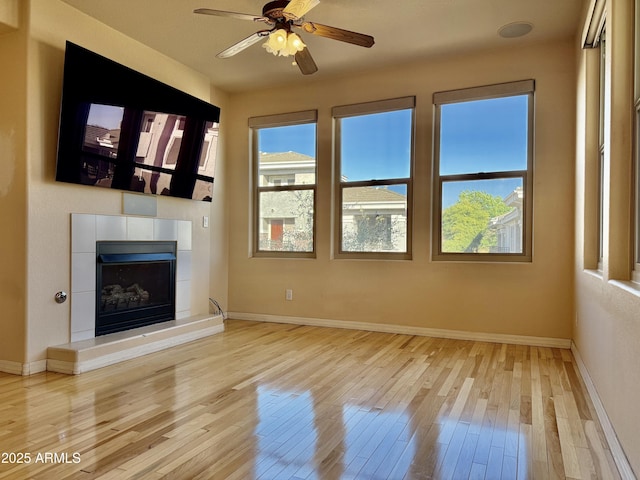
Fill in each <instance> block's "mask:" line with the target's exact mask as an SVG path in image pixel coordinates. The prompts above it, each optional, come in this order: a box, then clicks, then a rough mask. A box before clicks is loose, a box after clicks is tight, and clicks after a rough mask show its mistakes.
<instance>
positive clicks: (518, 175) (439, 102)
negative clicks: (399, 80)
mask: <svg viewBox="0 0 640 480" xmlns="http://www.w3.org/2000/svg"><path fill="white" fill-rule="evenodd" d="M533 91H534V82H533V80H525V81H521V82H512V83H507V84H499V85H490V86H486V87H475V88H470V89H463V90H456V91H451V92H438V93H436V94H434V105H435V113H436V124H435V132H434V144H435V149H434V150H435V155H434V202H433V218H434V222H433V225H434V228H433V231H432V234H433V238H432V248H433V251H432V257H433V259H434V260H440V261H511V262H514V261H520V262H526V261H531V259H532V204H533V196H532V185H533V180H532V177H533V175H532V172H533ZM513 96H526V97H527V101H526V105H527V113H526V143H527V145H526V168H525V169H509V170H498V171H490V172H485V171H482V170H484V169H485V168H483V167H478V168H477V171H466V172H464V173H458V172H456V173H454V174H446V175H443V174H441V173H440V170H441V167H442V165H441V152H442V145H441V140H442V138H441V135H442V128H443V125H442V122H441V121H442V109H443V106H444V105H448V104H461V103H464V102H475V101H478V100H490V99H500V98H507V97H513ZM448 168H449V167H448ZM503 180H512V181H516V182H517V181H518V180H519V181H520V182H519V185H520V186H519V187H516V189H515V190H514V192H512V194H513V198H514V199H516V200H517V201H518V202H521V203H520V205H521V206H520V207H513V210H515V209H516V208H517V209H520V208H521V218H520V222H521V227H519V228H520V229H521V230H520V231H518V232H515V231H514V229H512V228H510V227H511V226H509V225H504V228H503V227H502V226H501V225H500V222H499V220H500V218H501V217H503V216H508V215H510V214H508V213H504V214H502V215H500V216H498V217H494V218H490V219H489V225H491V226H492V227H493V228H492V230H491V231H490V229H489V228H488V226H487V227H485V229H484V231H483V232H480V233H478V235H477V236H476V237H474V238H473V240H472V241H471V242H469V244H468V246H467V247H466V248H464V249H463V248H462V247H458V246H456V247H451V246H449V245H447V247H446V248H444V246H443V243H444V239H443V237H444V235H443V232H445V231H446V230H448V226H449V219H448V218H446V219H445V214H444V208H443V206H444V197H443V194H444V192H445V189H446V188H447V186H449V185H454V184H455V182H459V183H461V182H466V183H467V184H469V182H496V181H503ZM463 193H465V192H464V191H463V192H461V196H460V197H459V201H458V203H461V202H462V201H463V198H462V194H463ZM472 194H473V192H469V193H468V194H467V195H468V196H472ZM511 196H512V195H509V197H511ZM504 218H506V217H504ZM516 221H517V219H516ZM487 232H489V233H487ZM491 235H495V238H496V241H497V242H500V240H502V241H504V242H505V244H507V245H512V247H509V246H506V247H502V243H499V244H497V245H494V246H486V245H485V246H481V245H482V243H481V242H482V240H483V236H486V237H487V238H490V236H491ZM510 235H511V237H513V238H515V239H516V240H515V241H514V240H513V239H509V238H508V237H509V236H510ZM516 242H517V243H519V245H520V247H519V248H518V247H517V244H516ZM494 243H495V242H494ZM465 245H466V243H465ZM511 250H516V252H515V253H512V252H511ZM517 250H520V251H517Z"/></svg>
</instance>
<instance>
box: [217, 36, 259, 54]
mask: <svg viewBox="0 0 640 480" xmlns="http://www.w3.org/2000/svg"><path fill="white" fill-rule="evenodd" d="M269 32H270V30H260V31H259V32H256V33H254V34H253V35H249V36H248V37H247V38H245V39H244V40H240V41H239V42H237V43H234V44H233V45H231V46H230V47H229V48H227V49H225V50H223V51H221V52H220V53H219V54H217V55H216V57H218V58H229V57H233V56H234V55H235V54H236V53H240V52H241V51H243V50H244V49H246V48H249V47H250V46H251V45H253V44H254V43H258V42H259V41H260V40H262V39H263V38H264V37H267V36H269Z"/></svg>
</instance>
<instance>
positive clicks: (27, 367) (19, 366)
mask: <svg viewBox="0 0 640 480" xmlns="http://www.w3.org/2000/svg"><path fill="white" fill-rule="evenodd" d="M46 370H47V361H46V360H37V361H35V362H30V363H20V362H12V361H9V360H0V372H3V373H10V374H12V375H23V376H26V375H33V374H34V373H40V372H44V371H46Z"/></svg>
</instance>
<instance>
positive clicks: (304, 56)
mask: <svg viewBox="0 0 640 480" xmlns="http://www.w3.org/2000/svg"><path fill="white" fill-rule="evenodd" d="M295 59H296V63H297V64H298V68H299V69H300V71H301V72H302V74H303V75H311V74H312V73H316V72H317V71H318V66H317V65H316V62H315V61H314V60H313V57H312V56H311V53H309V49H308V48H306V47H305V48H304V49H302V50H301V51H300V52H298V53H296V56H295Z"/></svg>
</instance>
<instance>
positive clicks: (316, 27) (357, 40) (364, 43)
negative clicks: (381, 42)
mask: <svg viewBox="0 0 640 480" xmlns="http://www.w3.org/2000/svg"><path fill="white" fill-rule="evenodd" d="M294 25H295V26H297V27H300V28H302V29H303V30H304V31H305V32H307V33H312V34H314V35H319V36H321V37H325V38H331V39H332V40H339V41H341V42H347V43H352V44H353V45H359V46H361V47H367V48H369V47H372V46H373V44H374V43H375V41H374V39H373V37H372V36H371V35H365V34H364V33H358V32H352V31H350V30H344V29H342V28H337V27H330V26H328V25H322V24H321V23H315V22H303V23H301V24H300V25H296V24H294Z"/></svg>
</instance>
